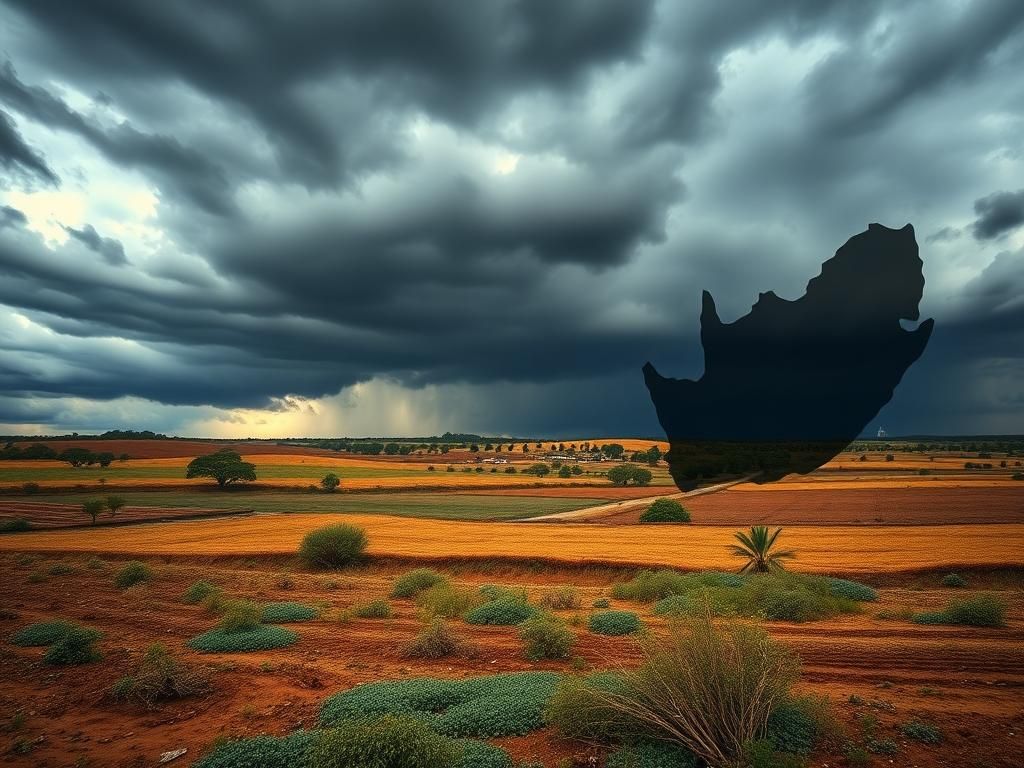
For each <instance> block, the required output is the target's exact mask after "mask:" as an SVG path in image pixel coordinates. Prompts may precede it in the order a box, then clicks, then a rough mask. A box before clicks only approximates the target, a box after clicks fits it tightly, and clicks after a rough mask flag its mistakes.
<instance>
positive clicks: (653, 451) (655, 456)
mask: <svg viewBox="0 0 1024 768" xmlns="http://www.w3.org/2000/svg"><path fill="white" fill-rule="evenodd" d="M659 461H661V448H659V447H658V446H656V445H652V446H651V447H650V448H649V449H648V450H647V463H648V464H650V465H651V466H652V467H653V466H656V465H657V464H658V462H659Z"/></svg>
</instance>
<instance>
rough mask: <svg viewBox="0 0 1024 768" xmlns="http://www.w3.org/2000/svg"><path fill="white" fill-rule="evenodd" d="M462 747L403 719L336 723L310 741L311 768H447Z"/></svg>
mask: <svg viewBox="0 0 1024 768" xmlns="http://www.w3.org/2000/svg"><path fill="white" fill-rule="evenodd" d="M461 753H462V749H461V747H460V746H459V745H458V744H456V743H455V742H453V741H452V740H450V739H447V738H445V737H444V736H441V735H440V734H437V733H435V732H434V731H432V730H430V728H429V727H428V726H427V725H426V724H425V723H423V722H422V721H420V720H417V719H416V718H414V717H409V716H406V715H390V714H387V715H383V716H381V717H378V718H376V719H372V720H353V721H349V722H342V723H339V724H338V725H337V726H335V727H334V728H331V729H329V730H326V731H324V732H322V733H321V734H320V736H319V737H318V738H317V739H316V740H314V741H313V743H312V745H311V746H310V751H309V765H310V768H390V767H392V766H393V767H394V768H450V766H452V765H454V764H456V763H457V762H458V760H459V759H460V758H461Z"/></svg>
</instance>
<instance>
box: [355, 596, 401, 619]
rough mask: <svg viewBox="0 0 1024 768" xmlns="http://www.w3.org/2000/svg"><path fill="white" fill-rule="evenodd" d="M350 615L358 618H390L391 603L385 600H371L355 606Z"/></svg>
mask: <svg viewBox="0 0 1024 768" xmlns="http://www.w3.org/2000/svg"><path fill="white" fill-rule="evenodd" d="M352 615H353V616H355V617H357V618H360V619H390V618H391V605H390V604H389V603H388V601H387V600H371V601H370V602H369V603H363V604H361V605H357V606H355V607H354V608H353V609H352Z"/></svg>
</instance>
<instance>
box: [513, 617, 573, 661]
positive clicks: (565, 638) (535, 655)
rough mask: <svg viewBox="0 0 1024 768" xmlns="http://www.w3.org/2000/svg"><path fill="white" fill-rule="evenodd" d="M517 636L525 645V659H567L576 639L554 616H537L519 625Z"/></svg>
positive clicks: (563, 623) (562, 622)
mask: <svg viewBox="0 0 1024 768" xmlns="http://www.w3.org/2000/svg"><path fill="white" fill-rule="evenodd" d="M519 636H520V637H521V638H522V639H523V642H524V643H525V644H526V649H525V650H526V658H528V659H530V660H531V661H538V660H540V659H567V658H569V651H570V650H571V649H572V644H573V642H575V640H576V637H575V636H574V635H573V633H572V632H571V631H570V630H569V628H568V627H567V626H566V625H565V622H564V621H561V620H559V619H557V618H555V617H554V616H549V615H544V614H538V615H536V616H534V617H533V618H531V619H527V620H526V621H524V622H523V623H522V624H520V625H519Z"/></svg>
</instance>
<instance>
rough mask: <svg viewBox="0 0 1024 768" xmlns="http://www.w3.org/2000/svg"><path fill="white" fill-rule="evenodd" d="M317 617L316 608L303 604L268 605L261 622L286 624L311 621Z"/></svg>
mask: <svg viewBox="0 0 1024 768" xmlns="http://www.w3.org/2000/svg"><path fill="white" fill-rule="evenodd" d="M316 616H317V611H316V608H313V607H312V606H309V605H303V604H302V603H293V602H280V603H267V604H266V605H264V606H263V614H262V616H261V617H260V621H262V622H263V623H264V624H284V623H287V622H290V621H309V620H310V619H315V618H316Z"/></svg>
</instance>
